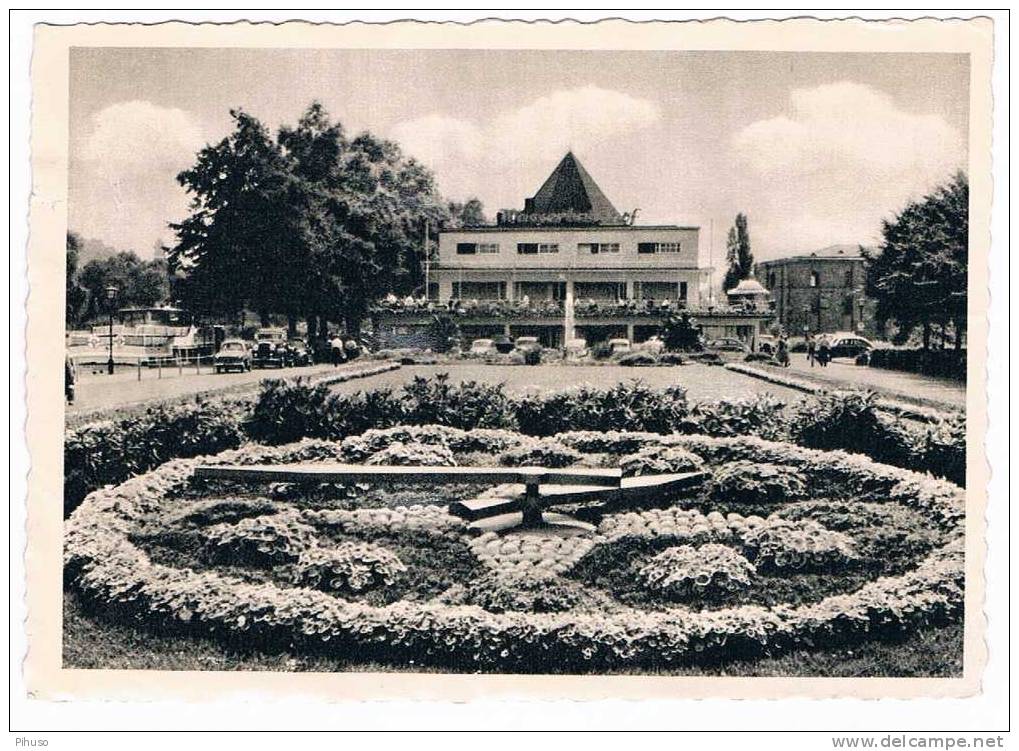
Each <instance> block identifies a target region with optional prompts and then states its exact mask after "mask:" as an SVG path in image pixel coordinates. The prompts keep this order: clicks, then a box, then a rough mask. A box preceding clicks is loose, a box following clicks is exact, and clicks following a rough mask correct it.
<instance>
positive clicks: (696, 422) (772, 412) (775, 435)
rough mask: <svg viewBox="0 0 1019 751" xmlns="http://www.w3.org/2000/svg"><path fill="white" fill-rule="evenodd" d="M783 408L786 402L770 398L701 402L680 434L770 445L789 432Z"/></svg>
mask: <svg viewBox="0 0 1019 751" xmlns="http://www.w3.org/2000/svg"><path fill="white" fill-rule="evenodd" d="M785 406H786V405H785V402H783V401H780V400H779V399H776V398H775V397H773V396H772V395H771V394H758V395H756V396H753V397H750V398H748V399H731V400H730V399H724V400H722V401H717V402H701V403H699V404H695V405H694V406H693V407H691V408H690V414H689V415H688V417H687V418H686V420H684V421H683V424H682V426H681V430H682V432H684V433H703V434H704V435H712V436H719V437H724V436H741V435H753V436H757V437H759V438H765V439H767V440H772V441H778V440H787V439H788V435H789V429H788V421H787V419H786V417H785V416H784V415H783V410H784V409H785Z"/></svg>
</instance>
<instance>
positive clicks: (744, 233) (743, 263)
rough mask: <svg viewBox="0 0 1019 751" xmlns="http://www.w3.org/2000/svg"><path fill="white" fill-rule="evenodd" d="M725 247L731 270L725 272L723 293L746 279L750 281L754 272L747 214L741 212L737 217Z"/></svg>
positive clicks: (726, 258)
mask: <svg viewBox="0 0 1019 751" xmlns="http://www.w3.org/2000/svg"><path fill="white" fill-rule="evenodd" d="M725 245H726V253H725V260H726V262H727V263H728V264H729V268H728V270H727V271H726V272H725V281H724V282H723V286H722V291H723V292H728V291H729V290H730V289H732V288H733V287H735V286H736V285H737V284H739V283H740V282H742V281H743V280H744V279H749V278H750V275H751V274H752V273H753V270H754V254H753V253H752V252H751V251H750V230H749V228H748V227H747V215H746V214H744V213H742V212H740V213H739V214H737V215H736V222H735V224H733V226H732V227H730V228H729V237H728V239H727V240H726V243H725Z"/></svg>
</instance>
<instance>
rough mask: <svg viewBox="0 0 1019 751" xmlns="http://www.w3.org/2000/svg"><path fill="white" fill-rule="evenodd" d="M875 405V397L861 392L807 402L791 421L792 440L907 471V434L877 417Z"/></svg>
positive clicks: (820, 396) (889, 420)
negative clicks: (865, 456) (854, 453)
mask: <svg viewBox="0 0 1019 751" xmlns="http://www.w3.org/2000/svg"><path fill="white" fill-rule="evenodd" d="M876 401H877V398H876V396H875V394H873V393H871V392H864V391H834V392H831V393H822V394H818V395H817V396H816V397H815V398H812V399H806V400H804V401H802V402H800V404H799V405H798V406H797V408H796V410H795V411H794V414H793V416H792V419H791V420H790V429H791V431H792V437H793V439H794V440H795V441H796V442H797V443H799V444H800V445H801V446H807V447H808V448H813V449H823V450H826V451H830V450H833V449H842V450H843V451H852V452H856V453H859V454H866V455H868V456H870V457H871V458H872V459H875V460H876V461H879V462H884V463H886V464H895V465H897V466H900V467H910V466H911V464H910V463H909V459H910V455H911V454H912V453H913V451H912V447H911V445H910V444H911V438H910V436H909V435H908V432H907V430H906V429H904V428H903V427H902V426H901V425H899V424H898V423H897V421H895V420H893V419H892V418H889V417H887V416H885V415H882V414H880V413H879V412H878V410H877V407H876Z"/></svg>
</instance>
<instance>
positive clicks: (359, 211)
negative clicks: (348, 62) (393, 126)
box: [171, 102, 446, 331]
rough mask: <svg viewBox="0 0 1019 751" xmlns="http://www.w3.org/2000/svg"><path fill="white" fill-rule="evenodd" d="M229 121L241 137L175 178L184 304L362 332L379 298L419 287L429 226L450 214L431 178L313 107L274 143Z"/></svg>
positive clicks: (244, 122)
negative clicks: (182, 205)
mask: <svg viewBox="0 0 1019 751" xmlns="http://www.w3.org/2000/svg"><path fill="white" fill-rule="evenodd" d="M231 114H232V115H233V117H234V120H235V127H234V132H233V133H232V134H231V135H230V136H229V137H227V138H226V139H224V140H223V141H221V142H220V143H219V144H217V145H216V146H210V147H206V148H205V149H203V150H202V152H200V153H199V155H198V159H197V162H196V165H195V166H194V167H193V168H192V169H190V170H187V171H185V172H182V173H181V175H180V176H179V177H178V180H179V181H180V182H181V184H182V185H183V186H184V187H185V188H186V189H187V190H188V191H189V193H191V194H192V196H193V201H192V213H191V215H190V216H189V217H188V218H187V219H186V220H184V222H182V223H180V224H178V225H173V226H174V229H175V230H176V232H177V235H178V238H179V243H178V245H177V247H176V248H175V249H174V250H173V251H172V252H171V260H172V261H173V262H174V265H175V268H180V269H181V270H183V271H184V272H185V274H186V275H187V280H186V282H185V283H183V284H182V285H181V289H182V291H183V293H184V294H185V296H186V297H187V298H188V299H189V300H195V301H199V302H200V303H201V304H202V306H203V307H204V308H205V309H209V310H217V311H231V310H237V309H239V308H240V307H250V308H253V309H255V310H259V311H261V312H263V313H269V312H273V313H282V314H285V315H287V316H288V317H289V318H290V321H291V324H292V325H293V324H294V323H295V322H296V319H297V318H298V317H299V316H303V317H306V318H307V319H308V321H309V328H310V329H311V330H312V331H314V330H315V329H320V327H321V326H323V325H326V324H327V323H328V322H338V321H343V322H345V324H346V325H347V327H348V329H351V330H356V329H357V328H358V327H359V325H360V321H361V319H362V318H363V317H364V315H365V313H366V311H367V308H368V305H369V303H370V302H371V301H372V300H374V299H375V298H377V297H379V296H381V295H382V294H383V293H385V292H388V291H391V290H392V291H397V292H402V291H405V290H409V289H412V288H413V287H414V286H415V285H416V284H419V283H420V277H421V255H422V250H423V248H422V238H423V235H424V228H425V224H426V223H430V224H431V226H433V227H435V226H437V225H438V224H439V223H440V222H441V221H444V220H445V217H446V209H445V206H444V204H443V203H442V201H441V199H440V197H439V195H438V192H437V190H436V188H435V183H434V177H433V176H432V174H431V172H429V171H428V170H427V169H425V168H424V167H423V166H422V165H420V164H419V163H417V162H416V161H414V160H413V159H410V158H406V157H405V156H404V155H403V154H402V153H401V152H400V149H399V147H398V146H397V145H396V144H394V143H392V142H389V141H385V140H382V139H378V138H375V137H374V136H372V135H371V134H369V133H363V134H361V135H359V136H357V137H356V138H354V139H352V140H351V139H348V138H347V136H346V134H345V133H344V130H343V128H342V126H341V124H340V123H337V122H332V121H331V120H330V119H329V115H328V113H327V112H326V111H325V109H324V108H323V107H322V105H321V104H319V103H317V102H314V103H312V105H311V106H310V107H309V108H308V109H307V110H306V111H305V112H304V113H303V115H302V116H301V118H300V119H299V120H298V122H297V124H296V125H295V126H293V127H290V126H285V127H283V128H281V129H280V131H279V133H278V135H277V138H276V139H275V140H273V139H272V138H271V137H270V136H269V134H268V132H267V131H266V130H265V128H264V127H263V126H262V125H261V123H259V122H258V121H257V120H255V119H254V118H252V117H251V116H249V115H247V114H245V113H243V112H233V113H231Z"/></svg>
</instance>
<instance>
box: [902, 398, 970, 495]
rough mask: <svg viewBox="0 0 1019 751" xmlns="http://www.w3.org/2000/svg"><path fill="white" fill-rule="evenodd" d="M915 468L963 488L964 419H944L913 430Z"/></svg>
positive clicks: (961, 417) (964, 479)
mask: <svg viewBox="0 0 1019 751" xmlns="http://www.w3.org/2000/svg"><path fill="white" fill-rule="evenodd" d="M914 430H915V432H916V434H917V436H916V439H915V441H914V454H915V455H916V456H917V459H916V464H917V466H916V467H915V468H916V469H923V470H926V471H927V472H930V473H931V474H933V475H937V476H939V477H944V478H946V479H948V480H951V481H952V482H954V483H955V484H956V485H961V486H965V485H966V418H965V417H964V416H962V415H956V416H951V417H945V418H944V419H942V420H938V421H937V422H934V423H928V424H927V425H924V426H922V427H918V428H915V429H914Z"/></svg>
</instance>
